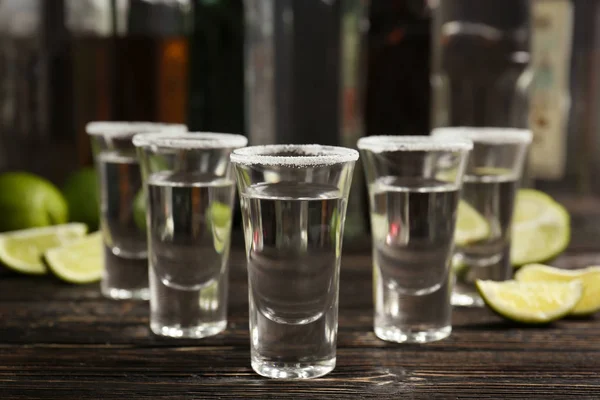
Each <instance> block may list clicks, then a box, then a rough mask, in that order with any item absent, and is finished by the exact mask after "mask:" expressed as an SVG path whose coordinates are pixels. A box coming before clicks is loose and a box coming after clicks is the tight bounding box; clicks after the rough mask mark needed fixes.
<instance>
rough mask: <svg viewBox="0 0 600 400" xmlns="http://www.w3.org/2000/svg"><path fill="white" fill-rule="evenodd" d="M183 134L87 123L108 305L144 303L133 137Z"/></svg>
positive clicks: (145, 125)
mask: <svg viewBox="0 0 600 400" xmlns="http://www.w3.org/2000/svg"><path fill="white" fill-rule="evenodd" d="M156 131H162V132H165V133H167V134H175V133H182V132H186V131H187V127H186V126H185V125H179V124H161V123H151V122H90V123H88V124H87V126H86V132H87V133H88V135H90V139H91V146H92V153H93V156H94V161H95V164H96V171H97V173H98V187H99V193H100V228H101V230H102V237H103V241H104V273H103V275H102V282H101V290H102V294H103V295H104V296H106V297H108V298H112V299H141V300H147V299H148V298H149V292H148V259H147V245H146V232H145V226H144V215H143V210H142V209H141V208H140V205H141V204H142V202H143V199H142V196H141V188H142V176H141V174H140V166H139V163H138V159H137V156H136V152H135V147H134V146H133V143H132V138H133V136H134V135H135V134H137V133H143V132H156Z"/></svg>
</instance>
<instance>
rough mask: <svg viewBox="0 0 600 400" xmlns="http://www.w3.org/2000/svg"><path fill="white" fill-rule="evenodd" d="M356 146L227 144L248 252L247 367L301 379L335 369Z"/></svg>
mask: <svg viewBox="0 0 600 400" xmlns="http://www.w3.org/2000/svg"><path fill="white" fill-rule="evenodd" d="M357 159H358V152H357V151H356V150H352V149H347V148H343V147H332V146H319V145H271V146H255V147H246V148H243V149H238V150H235V151H234V152H233V153H232V155H231V161H232V163H233V164H234V165H235V171H236V178H237V184H238V188H239V193H240V202H241V209H242V217H243V223H244V236H245V239H246V255H247V259H248V286H249V304H250V307H249V308H250V311H249V319H250V340H251V341H250V353H251V364H252V368H253V369H254V370H255V371H256V372H257V373H258V374H260V375H263V376H266V377H269V378H284V379H306V378H315V377H318V376H322V375H325V374H327V373H329V372H330V371H332V370H333V369H334V368H335V362H336V343H337V315H338V288H339V271H340V256H341V251H342V235H343V231H344V221H345V217H346V206H347V204H348V194H349V191H350V185H351V183H352V172H353V170H354V164H355V163H356V160H357Z"/></svg>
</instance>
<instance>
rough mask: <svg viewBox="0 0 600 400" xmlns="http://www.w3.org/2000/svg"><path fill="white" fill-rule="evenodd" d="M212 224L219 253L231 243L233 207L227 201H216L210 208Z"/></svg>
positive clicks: (215, 244)
mask: <svg viewBox="0 0 600 400" xmlns="http://www.w3.org/2000/svg"><path fill="white" fill-rule="evenodd" d="M209 215H210V224H209V225H208V226H209V227H210V228H211V230H212V234H213V243H214V246H215V250H216V251H217V253H219V254H220V253H222V252H223V250H225V247H226V246H227V245H228V243H229V237H230V236H231V222H232V221H231V220H232V214H231V207H229V205H227V204H225V203H221V202H219V201H215V202H213V203H212V204H211V205H210V208H209Z"/></svg>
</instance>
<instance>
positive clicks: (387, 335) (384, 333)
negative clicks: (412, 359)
mask: <svg viewBox="0 0 600 400" xmlns="http://www.w3.org/2000/svg"><path fill="white" fill-rule="evenodd" d="M450 333H452V326H450V325H448V326H444V327H442V328H437V329H428V330H424V331H420V330H410V329H402V328H398V327H395V326H376V327H375V335H376V336H377V337H378V338H379V339H381V340H385V341H388V342H395V343H428V342H435V341H438V340H442V339H445V338H447V337H448V336H450Z"/></svg>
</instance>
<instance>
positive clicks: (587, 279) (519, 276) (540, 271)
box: [515, 264, 600, 316]
mask: <svg viewBox="0 0 600 400" xmlns="http://www.w3.org/2000/svg"><path fill="white" fill-rule="evenodd" d="M515 279H516V280H517V281H519V282H572V281H577V280H579V281H581V282H582V283H583V296H582V298H581V299H580V300H579V302H578V303H577V304H576V305H575V307H574V308H573V310H571V312H570V315H576V316H586V315H592V314H594V313H596V312H598V311H600V266H590V267H587V268H582V269H576V270H567V269H561V268H554V267H551V266H548V265H543V264H528V265H525V266H523V267H521V269H519V270H518V271H517V272H516V274H515Z"/></svg>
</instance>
